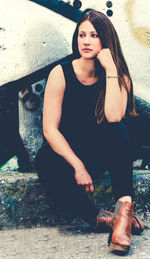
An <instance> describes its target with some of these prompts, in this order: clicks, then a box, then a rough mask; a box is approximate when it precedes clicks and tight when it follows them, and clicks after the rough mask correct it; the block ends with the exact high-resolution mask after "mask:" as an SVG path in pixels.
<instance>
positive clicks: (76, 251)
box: [0, 225, 150, 259]
mask: <svg viewBox="0 0 150 259" xmlns="http://www.w3.org/2000/svg"><path fill="white" fill-rule="evenodd" d="M107 240H108V233H100V234H95V233H91V232H89V231H88V229H87V228H85V227H81V226H77V225H76V226H63V227H62V226H61V227H48V228H32V229H18V230H16V229H15V230H5V231H1V232H0V258H1V259H3V258H7V259H13V258H16V259H71V258H74V259H107V258H110V259H111V258H112V259H116V258H120V257H122V256H120V255H115V254H113V253H112V252H111V250H110V248H109V247H108V246H107ZM123 257H124V258H129V259H130V258H132V259H150V229H149V228H148V227H147V228H146V229H145V230H144V232H143V233H142V234H141V235H140V236H133V235H132V248H131V249H130V252H129V254H128V255H125V256H123Z"/></svg>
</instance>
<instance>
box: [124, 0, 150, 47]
mask: <svg viewBox="0 0 150 259" xmlns="http://www.w3.org/2000/svg"><path fill="white" fill-rule="evenodd" d="M135 4H136V0H129V1H127V2H126V3H125V12H126V15H127V17H128V23H129V26H130V28H131V31H132V33H133V35H134V37H135V38H136V39H137V40H138V41H139V42H141V43H142V44H144V45H146V46H149V47H150V28H148V27H144V26H143V27H139V26H136V24H135V23H134V19H133V12H134V6H135Z"/></svg>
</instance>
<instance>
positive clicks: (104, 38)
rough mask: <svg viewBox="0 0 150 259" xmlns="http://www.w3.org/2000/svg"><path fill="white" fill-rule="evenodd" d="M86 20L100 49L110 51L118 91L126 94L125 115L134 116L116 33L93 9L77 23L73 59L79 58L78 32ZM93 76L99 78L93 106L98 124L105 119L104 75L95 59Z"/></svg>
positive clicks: (133, 105)
mask: <svg viewBox="0 0 150 259" xmlns="http://www.w3.org/2000/svg"><path fill="white" fill-rule="evenodd" d="M86 20H88V21H90V22H91V23H92V25H93V26H94V28H95V30H96V32H97V34H98V36H99V37H100V40H101V43H102V48H109V49H110V51H111V54H112V57H113V60H114V63H115V65H116V68H117V72H118V77H119V86H120V89H121V86H123V87H125V89H126V90H127V93H128V103H127V109H126V113H127V114H128V115H130V116H136V115H137V113H136V111H135V101H134V96H133V83H132V79H131V76H130V73H129V70H128V66H127V64H126V61H125V58H124V56H123V53H122V50H121V46H120V42H119V38H118V35H117V32H116V30H115V28H114V26H113V24H112V23H111V21H110V20H109V19H108V17H107V16H106V15H105V14H103V13H101V12H99V11H96V10H93V9H89V10H88V11H85V12H84V13H83V14H82V16H81V18H80V20H79V21H78V23H77V26H76V29H75V32H74V35H73V41H72V49H73V55H74V58H79V57H80V53H79V50H78V43H77V41H78V31H79V26H80V25H81V23H83V22H84V21H86ZM95 75H97V76H99V78H100V86H99V96H98V100H97V103H96V106H95V116H96V118H97V123H98V124H100V123H101V122H102V121H103V120H104V118H105V115H104V103H105V92H106V73H105V70H104V69H103V67H102V66H101V65H100V63H99V61H98V60H97V59H96V58H95ZM125 76H126V77H127V78H128V79H129V81H130V91H129V89H128V87H127V82H126V80H125Z"/></svg>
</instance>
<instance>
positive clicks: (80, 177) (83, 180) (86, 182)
mask: <svg viewBox="0 0 150 259" xmlns="http://www.w3.org/2000/svg"><path fill="white" fill-rule="evenodd" d="M75 179H76V182H77V184H79V185H81V186H83V187H85V191H86V192H94V185H93V182H92V178H91V176H90V175H89V173H88V171H87V170H86V168H85V166H84V165H80V166H79V167H76V168H75Z"/></svg>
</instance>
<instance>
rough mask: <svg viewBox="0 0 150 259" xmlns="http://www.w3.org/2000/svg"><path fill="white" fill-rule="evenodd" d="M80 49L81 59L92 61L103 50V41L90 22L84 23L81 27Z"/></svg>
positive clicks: (79, 36) (79, 33) (79, 35)
mask: <svg viewBox="0 0 150 259" xmlns="http://www.w3.org/2000/svg"><path fill="white" fill-rule="evenodd" d="M78 49H79V53H80V55H81V57H83V58H86V59H91V58H94V57H95V56H97V54H98V53H99V51H100V50H101V49H102V44H101V40H100V38H99V36H98V34H97V32H96V30H95V28H94V26H93V25H92V23H91V22H90V21H88V20H87V21H84V22H83V23H81V24H80V26H79V32H78Z"/></svg>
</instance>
